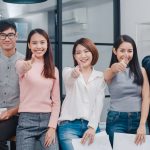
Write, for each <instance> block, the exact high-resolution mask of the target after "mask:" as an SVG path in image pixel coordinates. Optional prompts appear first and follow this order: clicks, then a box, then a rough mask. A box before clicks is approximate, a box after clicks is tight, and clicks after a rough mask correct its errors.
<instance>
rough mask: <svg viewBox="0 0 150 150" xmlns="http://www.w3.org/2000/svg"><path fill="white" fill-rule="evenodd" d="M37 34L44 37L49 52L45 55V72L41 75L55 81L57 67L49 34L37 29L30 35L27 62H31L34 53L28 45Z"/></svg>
mask: <svg viewBox="0 0 150 150" xmlns="http://www.w3.org/2000/svg"><path fill="white" fill-rule="evenodd" d="M35 33H38V34H40V35H42V36H43V37H44V38H45V39H46V40H47V51H46V53H45V54H44V67H43V71H42V72H41V74H42V75H43V76H44V77H45V78H53V79H55V66H54V63H53V55H52V48H51V43H50V40H49V37H48V34H47V33H46V32H45V31H44V30H42V29H39V28H37V29H33V30H32V31H31V32H30V33H29V35H28V39H27V47H26V58H25V60H30V59H31V57H32V51H31V50H30V49H29V47H28V44H29V43H30V41H31V37H32V36H33V35H34V34H35Z"/></svg>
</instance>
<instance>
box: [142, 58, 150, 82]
mask: <svg viewBox="0 0 150 150" xmlns="http://www.w3.org/2000/svg"><path fill="white" fill-rule="evenodd" d="M142 66H143V67H144V68H145V70H146V73H147V76H148V81H149V84H150V55H149V56H145V57H144V58H143V60H142Z"/></svg>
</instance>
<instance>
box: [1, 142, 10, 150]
mask: <svg viewBox="0 0 150 150" xmlns="http://www.w3.org/2000/svg"><path fill="white" fill-rule="evenodd" d="M0 150H9V148H8V145H7V141H0Z"/></svg>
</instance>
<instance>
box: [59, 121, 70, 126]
mask: <svg viewBox="0 0 150 150" xmlns="http://www.w3.org/2000/svg"><path fill="white" fill-rule="evenodd" d="M69 122H70V121H69V120H64V121H61V122H60V123H59V125H58V126H64V125H66V124H68V123H69Z"/></svg>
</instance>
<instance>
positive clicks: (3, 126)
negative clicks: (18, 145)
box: [0, 116, 18, 150]
mask: <svg viewBox="0 0 150 150" xmlns="http://www.w3.org/2000/svg"><path fill="white" fill-rule="evenodd" d="M17 124H18V116H13V117H12V118H10V119H8V120H4V121H0V150H8V146H7V140H8V139H9V138H11V137H13V136H15V135H16V128H17ZM11 145H12V146H13V150H15V142H11Z"/></svg>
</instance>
